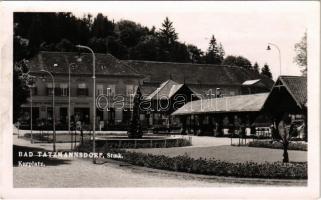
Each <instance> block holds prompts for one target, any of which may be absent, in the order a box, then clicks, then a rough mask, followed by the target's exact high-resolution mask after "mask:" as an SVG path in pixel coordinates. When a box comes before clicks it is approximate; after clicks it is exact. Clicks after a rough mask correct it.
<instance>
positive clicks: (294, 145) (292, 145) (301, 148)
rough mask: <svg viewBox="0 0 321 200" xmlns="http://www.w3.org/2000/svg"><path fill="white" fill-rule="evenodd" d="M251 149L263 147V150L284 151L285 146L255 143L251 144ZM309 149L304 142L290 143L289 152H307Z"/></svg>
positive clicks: (266, 142)
mask: <svg viewBox="0 0 321 200" xmlns="http://www.w3.org/2000/svg"><path fill="white" fill-rule="evenodd" d="M248 146H249V147H262V148H271V149H283V145H282V144H281V143H280V142H276V141H274V142H272V141H259V140H256V141H253V142H249V144H248ZM307 149H308V147H307V144H306V143H302V142H290V143H289V146H288V150H299V151H307Z"/></svg>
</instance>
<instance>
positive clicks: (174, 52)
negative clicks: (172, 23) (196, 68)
mask: <svg viewBox="0 0 321 200" xmlns="http://www.w3.org/2000/svg"><path fill="white" fill-rule="evenodd" d="M170 52H171V54H170V55H171V59H170V61H173V62H183V63H184V62H185V63H186V62H189V61H190V58H189V53H188V50H187V46H186V45H185V44H184V43H180V42H175V43H174V45H173V47H172V49H171V51H170Z"/></svg>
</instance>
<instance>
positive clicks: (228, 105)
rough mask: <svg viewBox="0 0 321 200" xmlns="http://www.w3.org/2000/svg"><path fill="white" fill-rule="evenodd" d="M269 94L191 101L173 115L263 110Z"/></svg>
mask: <svg viewBox="0 0 321 200" xmlns="http://www.w3.org/2000/svg"><path fill="white" fill-rule="evenodd" d="M268 94H269V93H259V94H250V95H237V96H229V97H223V98H213V99H202V100H197V101H191V102H189V103H187V104H185V105H184V106H183V107H181V108H179V109H178V110H176V111H175V112H174V113H173V114H172V115H186V114H202V113H204V114H205V113H226V112H258V111H260V110H261V108H262V106H263V104H264V102H265V100H266V98H267V97H268Z"/></svg>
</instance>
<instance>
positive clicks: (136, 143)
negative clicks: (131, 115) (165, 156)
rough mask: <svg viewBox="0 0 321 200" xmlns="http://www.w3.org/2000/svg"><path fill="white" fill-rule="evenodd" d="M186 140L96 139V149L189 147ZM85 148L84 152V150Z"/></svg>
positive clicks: (89, 141)
mask: <svg viewBox="0 0 321 200" xmlns="http://www.w3.org/2000/svg"><path fill="white" fill-rule="evenodd" d="M91 145H92V141H91V140H85V141H84V145H83V146H82V147H80V148H81V149H82V148H83V147H84V146H91ZM191 145H192V144H191V141H190V139H188V138H161V139H160V138H145V139H144V138H143V139H128V138H127V139H125V138H122V139H121V138H108V139H96V147H97V148H103V149H136V148H170V147H184V146H191ZM86 149H87V148H85V149H84V150H86Z"/></svg>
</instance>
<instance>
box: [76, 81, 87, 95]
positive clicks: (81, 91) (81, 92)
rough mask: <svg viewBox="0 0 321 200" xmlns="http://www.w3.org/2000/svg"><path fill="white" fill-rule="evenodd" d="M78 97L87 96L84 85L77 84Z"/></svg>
mask: <svg viewBox="0 0 321 200" xmlns="http://www.w3.org/2000/svg"><path fill="white" fill-rule="evenodd" d="M77 95H78V96H88V88H87V85H86V83H79V84H78V88H77Z"/></svg>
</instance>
